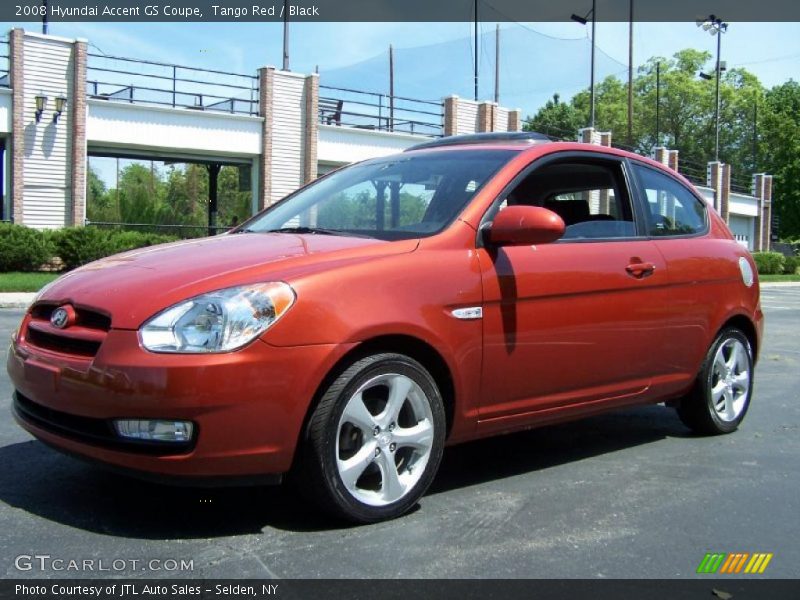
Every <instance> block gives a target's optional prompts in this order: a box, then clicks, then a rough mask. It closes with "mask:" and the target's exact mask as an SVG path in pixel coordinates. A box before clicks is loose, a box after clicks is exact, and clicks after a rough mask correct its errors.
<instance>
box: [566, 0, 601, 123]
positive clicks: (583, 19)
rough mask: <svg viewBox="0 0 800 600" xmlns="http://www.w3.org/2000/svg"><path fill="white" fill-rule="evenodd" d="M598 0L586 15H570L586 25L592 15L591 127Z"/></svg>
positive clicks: (594, 1) (591, 120)
mask: <svg viewBox="0 0 800 600" xmlns="http://www.w3.org/2000/svg"><path fill="white" fill-rule="evenodd" d="M596 9H597V0H592V9H591V10H590V11H589V12H588V13H586V16H585V17H581V16H580V15H576V14H574V13H573V15H572V16H571V17H570V19H572V20H573V21H575V22H576V23H580V24H581V25H586V24H587V23H588V22H589V15H591V17H592V66H591V71H590V76H589V127H594V49H595V43H594V39H595V35H594V34H595V24H596V23H597V12H596Z"/></svg>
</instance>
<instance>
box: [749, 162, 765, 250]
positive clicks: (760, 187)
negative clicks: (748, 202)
mask: <svg viewBox="0 0 800 600" xmlns="http://www.w3.org/2000/svg"><path fill="white" fill-rule="evenodd" d="M765 179H766V175H765V174H764V173H754V174H753V187H752V190H751V191H752V193H753V196H754V197H755V198H756V201H757V203H758V212H757V213H756V219H755V221H756V222H755V226H754V227H753V238H754V239H753V251H754V252H761V250H762V248H763V247H764V244H763V240H762V235H763V233H764V188H765V185H764V184H765Z"/></svg>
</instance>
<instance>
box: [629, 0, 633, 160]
mask: <svg viewBox="0 0 800 600" xmlns="http://www.w3.org/2000/svg"><path fill="white" fill-rule="evenodd" d="M628 8H629V11H628V146H633V0H630V4H629V5H628Z"/></svg>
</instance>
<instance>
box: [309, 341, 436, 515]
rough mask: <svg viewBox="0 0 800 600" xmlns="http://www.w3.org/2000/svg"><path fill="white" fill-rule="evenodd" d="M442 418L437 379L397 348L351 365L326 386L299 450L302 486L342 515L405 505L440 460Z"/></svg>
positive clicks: (394, 511)
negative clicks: (393, 352) (394, 351)
mask: <svg viewBox="0 0 800 600" xmlns="http://www.w3.org/2000/svg"><path fill="white" fill-rule="evenodd" d="M444 437H445V416H444V407H443V404H442V397H441V394H440V393H439V389H438V388H437V386H436V382H435V381H434V379H433V378H432V377H431V375H430V374H429V373H428V371H427V370H425V368H424V367H423V366H422V365H420V364H419V363H418V362H416V361H415V360H413V359H411V358H409V357H407V356H404V355H402V354H391V353H385V354H375V355H372V356H368V357H366V358H362V359H361V360H358V361H357V362H355V363H353V364H352V365H351V366H350V367H349V368H347V369H346V370H345V371H344V372H343V373H342V374H341V375H339V376H338V377H337V378H336V379H335V380H334V381H333V383H332V384H331V385H330V386H329V387H328V388H327V389H326V390H325V392H324V394H323V395H322V397H321V398H320V401H319V404H317V406H316V408H315V409H314V412H313V413H312V414H311V417H310V419H309V423H308V427H307V429H306V435H305V440H304V443H303V445H302V447H301V448H300V460H299V462H298V472H296V473H295V477H296V480H297V482H298V483H299V485H300V488H301V491H302V492H303V493H304V494H305V495H306V496H307V497H308V499H309V500H311V501H312V502H314V503H315V504H317V505H318V506H320V507H321V508H322V509H324V510H326V511H327V512H329V513H332V514H334V515H336V516H338V517H341V518H344V519H346V520H348V521H352V522H357V523H374V522H377V521H382V520H386V519H393V518H395V517H398V516H400V515H402V514H404V513H405V512H407V511H408V510H410V509H411V508H412V507H413V506H414V505H416V503H417V501H418V500H419V499H420V497H421V496H422V495H423V494H424V493H425V491H426V490H427V489H428V486H429V485H430V483H431V481H433V478H434V476H435V475H436V471H437V470H438V468H439V463H440V462H441V458H442V451H443V448H444Z"/></svg>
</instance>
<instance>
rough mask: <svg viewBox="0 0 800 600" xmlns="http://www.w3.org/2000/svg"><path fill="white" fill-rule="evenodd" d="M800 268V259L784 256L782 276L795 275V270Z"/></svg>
mask: <svg viewBox="0 0 800 600" xmlns="http://www.w3.org/2000/svg"><path fill="white" fill-rule="evenodd" d="M798 267H800V257H797V256H785V257H784V261H783V273H784V275H794V274H796V273H797V268H798Z"/></svg>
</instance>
